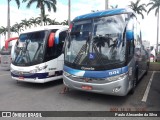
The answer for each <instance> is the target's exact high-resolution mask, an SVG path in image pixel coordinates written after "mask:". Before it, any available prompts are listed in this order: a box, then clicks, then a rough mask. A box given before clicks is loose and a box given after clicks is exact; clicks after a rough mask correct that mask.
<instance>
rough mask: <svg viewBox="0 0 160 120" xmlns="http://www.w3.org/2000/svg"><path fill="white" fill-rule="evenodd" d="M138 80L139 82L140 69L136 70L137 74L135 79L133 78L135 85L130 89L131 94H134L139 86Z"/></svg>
mask: <svg viewBox="0 0 160 120" xmlns="http://www.w3.org/2000/svg"><path fill="white" fill-rule="evenodd" d="M137 82H138V70H136V73H135V76H134V80H133V87H132V89H131V90H130V94H131V95H132V94H134V92H135V89H136V86H137Z"/></svg>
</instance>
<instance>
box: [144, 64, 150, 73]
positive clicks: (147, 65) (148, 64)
mask: <svg viewBox="0 0 160 120" xmlns="http://www.w3.org/2000/svg"><path fill="white" fill-rule="evenodd" d="M148 70H149V63H148V64H147V68H146V72H145V75H147V74H148Z"/></svg>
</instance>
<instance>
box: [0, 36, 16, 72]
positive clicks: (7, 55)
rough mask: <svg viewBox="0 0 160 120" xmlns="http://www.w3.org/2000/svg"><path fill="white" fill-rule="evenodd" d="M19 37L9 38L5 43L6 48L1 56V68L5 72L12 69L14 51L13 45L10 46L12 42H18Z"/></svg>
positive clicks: (0, 53) (4, 47)
mask: <svg viewBox="0 0 160 120" xmlns="http://www.w3.org/2000/svg"><path fill="white" fill-rule="evenodd" d="M17 39H18V37H14V38H9V39H8V40H6V41H5V46H3V47H2V49H1V51H0V55H1V62H0V63H1V67H2V68H3V69H5V70H9V69H10V65H11V61H12V58H11V49H12V45H9V44H10V42H11V41H12V40H17Z"/></svg>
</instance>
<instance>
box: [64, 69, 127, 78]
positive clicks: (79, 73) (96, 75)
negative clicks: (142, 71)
mask: <svg viewBox="0 0 160 120" xmlns="http://www.w3.org/2000/svg"><path fill="white" fill-rule="evenodd" d="M64 71H65V72H68V73H69V74H72V75H75V76H80V77H89V78H107V77H111V76H116V75H119V74H123V73H126V72H128V66H125V67H122V68H117V69H112V70H104V71H85V70H77V69H73V68H70V67H67V66H64Z"/></svg>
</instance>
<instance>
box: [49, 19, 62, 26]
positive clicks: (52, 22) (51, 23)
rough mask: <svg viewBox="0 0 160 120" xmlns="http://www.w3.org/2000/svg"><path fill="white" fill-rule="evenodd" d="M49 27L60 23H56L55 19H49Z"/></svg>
mask: <svg viewBox="0 0 160 120" xmlns="http://www.w3.org/2000/svg"><path fill="white" fill-rule="evenodd" d="M49 25H60V23H59V22H57V21H56V19H54V20H52V19H51V20H50V21H49Z"/></svg>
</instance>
